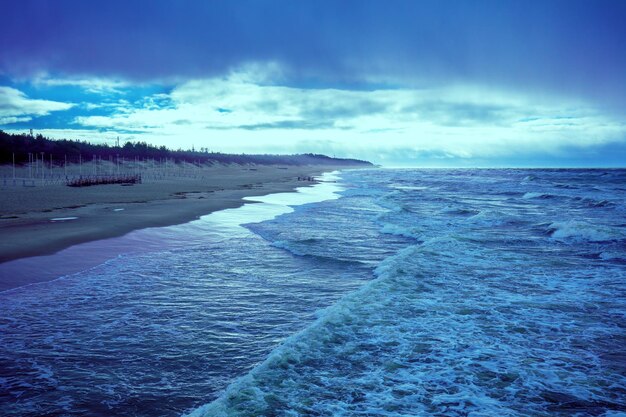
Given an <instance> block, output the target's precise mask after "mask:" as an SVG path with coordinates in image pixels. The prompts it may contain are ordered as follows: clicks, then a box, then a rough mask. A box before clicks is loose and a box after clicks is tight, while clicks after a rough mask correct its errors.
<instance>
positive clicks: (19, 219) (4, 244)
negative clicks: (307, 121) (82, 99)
mask: <svg viewBox="0 0 626 417" xmlns="http://www.w3.org/2000/svg"><path fill="white" fill-rule="evenodd" d="M174 168H177V167H174ZM342 168H352V167H351V166H327V165H324V166H314V165H306V166H275V165H265V166H264V165H221V164H215V165H212V166H207V167H203V168H202V169H196V170H193V171H190V170H185V168H184V167H178V169H179V170H178V171H175V170H174V169H172V168H170V171H169V172H168V173H166V174H165V175H162V176H160V177H158V178H157V176H155V175H145V180H144V181H143V182H142V183H141V184H134V185H130V186H125V185H120V184H111V185H96V186H89V187H68V186H66V185H65V184H64V183H62V182H58V183H54V182H53V181H51V182H49V183H47V182H46V181H45V179H44V180H41V181H39V180H35V182H34V184H35V186H23V182H20V181H17V182H14V181H11V180H10V181H6V184H5V183H3V182H0V192H1V194H2V199H0V263H2V262H7V261H11V260H15V259H20V258H26V257H31V256H39V255H48V254H52V253H55V252H58V251H60V250H62V249H65V248H67V247H70V246H73V245H76V244H79V243H84V242H89V241H93V240H99V239H105V238H111V237H116V236H122V235H124V234H127V233H129V232H131V231H133V230H137V229H143V228H147V227H159V226H169V225H174V224H180V223H186V222H189V221H191V220H194V219H196V218H198V217H200V216H202V215H205V214H209V213H211V212H213V211H217V210H222V209H226V208H233V207H238V206H240V205H242V204H243V203H244V202H243V200H242V198H244V197H248V196H256V195H265V194H271V193H276V192H287V191H292V190H294V189H295V188H297V187H302V186H305V185H309V184H313V182H312V181H311V180H312V178H311V177H313V176H316V175H319V174H321V173H323V172H329V171H333V170H337V169H342ZM74 169H75V167H74ZM81 169H82V170H84V172H88V170H89V169H90V168H89V166H86V165H83V166H82V167H81ZM11 171H12V167H9V166H2V167H0V174H4V178H7V177H8V178H11V174H12V172H11ZM21 174H24V173H21ZM24 176H25V175H24ZM14 183H15V184H17V185H14ZM27 184H30V182H27Z"/></svg>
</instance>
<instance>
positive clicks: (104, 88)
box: [32, 75, 130, 95]
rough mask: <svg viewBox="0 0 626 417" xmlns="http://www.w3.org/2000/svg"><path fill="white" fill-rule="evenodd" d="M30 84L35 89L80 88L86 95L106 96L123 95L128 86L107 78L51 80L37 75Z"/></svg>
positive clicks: (46, 76)
mask: <svg viewBox="0 0 626 417" xmlns="http://www.w3.org/2000/svg"><path fill="white" fill-rule="evenodd" d="M32 84H33V85H34V86H36V87H39V86H46V87H68V86H72V87H80V88H82V89H83V90H84V91H85V92H88V93H94V94H106V95H110V94H124V88H127V87H129V86H130V85H129V83H128V82H126V81H120V80H112V79H108V78H99V77H95V78H76V77H69V78H67V77H63V78H52V77H50V76H48V75H38V76H37V77H35V78H34V79H33V80H32Z"/></svg>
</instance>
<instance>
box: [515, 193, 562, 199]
mask: <svg viewBox="0 0 626 417" xmlns="http://www.w3.org/2000/svg"><path fill="white" fill-rule="evenodd" d="M556 197H559V196H558V195H555V194H550V193H538V192H528V193H525V194H524V195H523V196H522V198H523V199H524V200H530V199H533V198H540V199H542V200H548V199H551V198H556Z"/></svg>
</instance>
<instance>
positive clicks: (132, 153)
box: [0, 130, 372, 166]
mask: <svg viewBox="0 0 626 417" xmlns="http://www.w3.org/2000/svg"><path fill="white" fill-rule="evenodd" d="M42 153H43V154H44V158H45V159H46V161H48V160H50V156H52V159H53V160H54V161H55V163H57V164H59V163H62V161H65V160H66V159H67V162H68V163H78V162H79V161H80V160H81V159H82V160H83V161H85V160H91V159H92V158H93V157H94V156H95V157H96V158H98V159H104V160H110V159H113V160H116V158H118V157H119V158H125V159H131V160H132V159H135V158H137V159H139V160H143V159H152V160H155V161H160V160H170V161H172V160H173V161H174V162H188V163H222V164H240V165H242V164H258V165H362V166H365V165H372V164H371V163H370V162H367V161H362V160H358V159H346V158H331V157H329V156H326V155H319V154H312V153H306V154H296V155H271V154H266V155H251V154H226V153H220V152H209V151H208V149H206V148H205V149H203V150H202V151H195V150H182V149H178V150H171V149H169V148H167V147H165V146H159V147H157V146H153V145H149V144H148V143H146V142H126V143H125V144H124V145H123V146H109V145H108V144H95V143H90V142H87V141H77V140H68V139H55V140H53V139H50V138H47V137H44V136H43V135H41V134H37V135H29V134H12V133H7V132H4V131H2V130H0V164H11V163H12V162H13V158H15V163H16V164H19V165H22V164H25V163H28V162H29V154H37V155H38V157H40V156H41V154H42ZM33 158H34V157H33Z"/></svg>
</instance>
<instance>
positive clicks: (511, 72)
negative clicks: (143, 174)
mask: <svg viewBox="0 0 626 417" xmlns="http://www.w3.org/2000/svg"><path fill="white" fill-rule="evenodd" d="M4 6H5V7H4V8H3V17H4V19H3V24H2V25H1V26H0V73H4V74H6V75H8V76H20V75H22V76H26V77H32V76H34V75H36V74H39V73H41V72H42V71H43V72H46V73H53V74H65V75H68V76H71V77H74V78H75V79H76V80H77V82H80V80H81V79H82V78H84V77H87V78H89V77H95V78H98V77H100V78H102V77H104V78H119V79H124V80H133V81H135V82H145V81H155V80H156V81H162V80H170V81H172V82H175V83H179V82H184V81H187V80H191V79H200V78H213V77H216V76H220V75H223V74H227V73H228V72H229V71H230V70H232V69H233V68H240V67H241V66H242V65H256V64H255V63H258V62H264V63H274V64H275V65H276V67H277V68H278V69H279V71H280V74H277V73H276V71H274V72H273V73H272V78H273V79H276V76H280V77H282V78H284V79H285V80H289V81H290V83H291V84H292V85H300V86H301V85H303V84H307V83H308V84H317V85H323V86H326V87H328V86H340V87H346V86H349V85H354V84H359V83H360V84H372V83H378V84H385V85H397V84H402V85H412V86H414V87H420V86H424V85H426V86H427V87H429V88H430V87H435V86H444V85H447V84H449V83H458V84H479V85H493V86H496V87H497V88H512V89H515V90H521V91H531V90H532V91H535V92H539V93H540V92H546V91H547V92H548V93H549V94H561V95H566V94H571V95H572V96H577V97H583V98H585V99H593V100H596V101H597V102H598V103H601V104H604V105H607V106H610V107H612V109H616V111H621V112H622V114H623V108H626V54H624V53H623V45H624V44H626V30H625V29H624V24H623V22H624V17H625V16H626V4H625V3H624V2H623V1H611V0H597V1H593V2H591V1H586V2H585V1H575V2H574V4H572V2H571V1H570V0H553V1H547V2H536V3H533V4H532V6H529V5H528V3H527V2H526V1H521V0H511V1H506V2H502V1H500V2H498V1H491V0H478V1H473V2H462V1H446V0H437V1H429V0H426V1H419V2H415V1H410V0H407V1H394V2H393V4H392V5H389V4H387V3H385V2H363V1H358V0H352V1H350V0H348V1H342V2H336V1H332V0H310V1H298V2H293V1H290V0H275V1H246V0H243V1H239V2H228V1H223V2H206V1H201V0H195V1H194V0H189V1H185V2H182V3H180V4H175V5H173V4H172V3H171V2H170V1H166V0H155V1H152V2H151V4H150V7H145V5H144V4H143V3H142V2H127V1H123V0H109V1H106V2H85V1H80V0H63V1H55V2H45V1H39V0H21V1H16V2H8V3H7V4H6V5H4ZM25 21H27V22H28V33H27V34H25V33H24V27H23V26H24V22H25ZM129 28H132V30H129ZM250 73H252V72H249V73H248V74H250ZM257 81H258V80H257ZM620 109H622V110H620Z"/></svg>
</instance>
